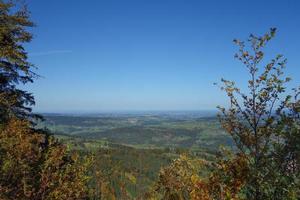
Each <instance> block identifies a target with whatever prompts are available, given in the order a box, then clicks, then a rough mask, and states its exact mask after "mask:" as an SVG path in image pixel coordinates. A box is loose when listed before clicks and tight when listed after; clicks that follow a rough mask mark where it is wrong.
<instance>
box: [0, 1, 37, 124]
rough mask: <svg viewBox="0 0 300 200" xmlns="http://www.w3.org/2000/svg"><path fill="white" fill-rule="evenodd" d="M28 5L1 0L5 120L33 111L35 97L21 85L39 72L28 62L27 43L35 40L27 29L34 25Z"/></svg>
mask: <svg viewBox="0 0 300 200" xmlns="http://www.w3.org/2000/svg"><path fill="white" fill-rule="evenodd" d="M33 26H34V24H33V23H32V22H31V21H30V17H29V12H28V11H27V9H26V6H25V5H21V6H20V5H18V6H17V5H16V4H14V2H13V1H3V0H0V116H1V120H2V121H3V120H7V118H12V117H17V118H26V117H28V116H34V115H33V114H31V113H30V112H31V108H30V106H32V105H34V103H35V102H34V97H33V95H32V94H30V93H28V92H27V91H24V90H21V89H19V88H18V85H20V84H26V83H30V82H33V79H34V78H35V77H37V75H36V74H35V73H34V72H33V71H32V70H33V67H34V66H33V65H32V64H31V63H30V62H28V57H27V52H26V50H25V48H24V45H25V44H26V43H28V42H30V41H31V39H32V34H31V33H30V32H29V31H28V30H27V29H28V28H30V27H33Z"/></svg>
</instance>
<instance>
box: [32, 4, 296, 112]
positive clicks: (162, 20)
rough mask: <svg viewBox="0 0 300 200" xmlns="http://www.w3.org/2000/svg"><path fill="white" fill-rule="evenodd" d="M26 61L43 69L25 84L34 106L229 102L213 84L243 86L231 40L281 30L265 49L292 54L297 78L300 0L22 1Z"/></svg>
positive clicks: (181, 106)
mask: <svg viewBox="0 0 300 200" xmlns="http://www.w3.org/2000/svg"><path fill="white" fill-rule="evenodd" d="M28 4H29V9H30V10H31V12H32V19H33V21H34V22H35V23H36V24H37V27H36V28H34V29H33V33H34V40H33V41H32V43H30V44H28V45H27V50H28V52H29V56H30V61H31V62H33V63H34V64H35V65H36V66H37V67H38V68H39V69H38V71H37V72H38V73H39V74H40V75H41V76H42V78H39V79H38V80H36V81H35V83H34V84H30V85H27V86H26V88H27V89H28V90H29V91H31V92H33V93H34V95H35V97H36V103H37V104H36V106H35V108H34V110H35V111H38V112H100V111H127V110H128V111H129V110H203V109H205V110H207V109H214V108H215V107H216V106H217V105H226V98H225V95H224V94H223V93H222V92H221V91H219V89H218V88H217V87H216V86H214V85H213V83H214V82H218V81H219V80H220V78H221V77H224V78H227V79H232V80H236V81H237V82H238V83H241V84H242V85H243V83H244V82H245V81H244V82H243V80H245V79H246V78H248V77H247V72H246V70H245V69H244V68H243V66H242V65H240V63H239V62H238V61H236V60H234V59H233V54H234V53H235V51H236V50H237V48H236V47H235V46H234V45H233V43H232V40H233V38H240V39H246V38H247V36H248V35H249V34H250V33H256V34H262V33H264V32H266V31H267V30H268V29H269V28H270V27H277V28H278V33H277V36H276V38H275V39H274V40H273V41H272V42H271V43H270V45H269V46H268V47H267V49H266V51H267V56H271V55H275V54H277V53H282V54H284V55H285V56H286V57H287V58H288V68H287V70H286V72H287V74H288V75H292V76H293V78H294V80H293V83H292V84H291V86H294V85H297V84H298V85H299V84H300V77H299V74H300V60H299V55H300V39H299V35H300V12H299V10H300V1H297V0H294V1H291V0H290V1H289V0H285V1H274V0H273V1H271V0H270V1H267V0H266V1H261V0H257V1H237V0H236V1H233V0H232V1H230V0H227V1H222V0H219V1H214V0H209V1H208V0H207V1H200V0H197V1H196V0H194V1H193V0H134V1H133V0H118V1H117V0H86V1H80V0H78V1H77V0H76V1H75V0H72V1H71V0H51V1H40V0H28Z"/></svg>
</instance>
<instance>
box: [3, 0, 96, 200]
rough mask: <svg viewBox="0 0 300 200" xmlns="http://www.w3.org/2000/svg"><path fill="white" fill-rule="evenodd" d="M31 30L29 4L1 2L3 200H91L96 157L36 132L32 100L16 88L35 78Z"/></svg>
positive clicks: (48, 135) (43, 133)
mask: <svg viewBox="0 0 300 200" xmlns="http://www.w3.org/2000/svg"><path fill="white" fill-rule="evenodd" d="M14 10H16V11H15V12H13V11H14ZM32 26H33V23H32V22H31V21H30V19H29V12H28V11H27V10H26V7H25V6H21V7H18V6H17V5H16V4H14V3H12V1H9V2H7V1H3V0H0V199H3V200H9V199H24V200H26V199H28V200H29V199H33V200H34V199H45V200H47V199H49V200H50V199H51V200H52V199H57V200H58V199H59V200H60V199H62V200H63V199H65V200H67V199H88V198H89V195H90V194H89V188H88V186H89V185H88V184H89V175H88V169H89V167H90V165H91V162H92V157H90V156H84V157H82V156H79V154H78V152H75V151H71V150H69V149H68V148H67V146H65V145H63V144H62V143H60V142H58V141H57V139H55V138H54V137H53V136H51V135H50V134H49V133H48V132H47V131H41V130H37V129H35V128H33V125H32V117H35V116H36V115H34V114H32V113H31V108H30V106H32V105H33V104H34V97H33V95H32V94H30V93H28V92H27V91H24V90H21V89H18V87H17V86H18V85H19V84H26V83H30V82H33V80H34V78H35V77H36V74H35V73H34V72H33V71H32V68H33V65H32V64H31V63H29V62H28V61H27V53H26V51H25V49H24V46H23V45H24V44H25V43H28V42H30V41H31V39H32V34H31V33H30V32H28V31H27V28H29V27H32Z"/></svg>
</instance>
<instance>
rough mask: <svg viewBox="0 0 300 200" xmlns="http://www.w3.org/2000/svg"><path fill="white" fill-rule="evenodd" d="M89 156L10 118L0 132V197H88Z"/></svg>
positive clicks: (27, 123)
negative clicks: (81, 154) (70, 149)
mask: <svg viewBox="0 0 300 200" xmlns="http://www.w3.org/2000/svg"><path fill="white" fill-rule="evenodd" d="M91 159H92V158H91V157H84V158H80V157H79V155H78V153H76V152H74V151H73V152H72V151H71V152H70V151H69V150H68V149H67V147H66V146H65V145H62V144H61V143H59V142H58V141H57V140H56V139H55V138H54V137H53V136H50V135H49V134H47V133H45V132H43V131H38V130H34V129H32V128H30V123H29V122H28V121H26V120H19V119H15V120H11V121H10V122H9V123H8V124H7V125H6V126H5V127H4V129H2V130H1V132H0V199H3V200H9V199H24V200H26V199H28V200H29V199H59V200H60V199H66V200H67V199H88V197H89V189H88V182H89V180H90V177H89V176H88V173H87V172H88V169H89V167H90V166H91V163H92V160H91Z"/></svg>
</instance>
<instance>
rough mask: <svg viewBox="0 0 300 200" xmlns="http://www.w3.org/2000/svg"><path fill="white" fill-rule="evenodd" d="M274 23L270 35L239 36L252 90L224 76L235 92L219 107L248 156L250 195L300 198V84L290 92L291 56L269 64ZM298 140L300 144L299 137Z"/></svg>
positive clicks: (242, 152) (240, 53)
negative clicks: (267, 50)
mask: <svg viewBox="0 0 300 200" xmlns="http://www.w3.org/2000/svg"><path fill="white" fill-rule="evenodd" d="M275 33H276V29H275V28H272V29H271V30H270V31H269V32H268V33H266V34H265V35H263V36H261V37H258V36H255V35H252V34H251V35H250V36H249V39H248V40H247V41H248V43H249V45H248V46H247V45H246V43H245V42H242V41H240V40H234V42H235V44H237V45H238V47H239V51H238V53H237V54H236V55H235V58H237V59H238V60H240V61H241V62H242V63H243V64H244V65H245V67H246V68H247V70H248V71H249V74H250V80H249V81H248V89H249V93H248V94H246V93H243V92H242V91H241V90H240V89H239V88H238V87H237V86H236V85H235V82H233V81H228V80H225V79H222V83H223V86H221V89H222V90H224V91H225V92H226V94H227V96H228V97H229V101H230V106H229V108H228V109H225V108H223V107H219V109H220V111H221V114H220V115H219V117H220V121H221V123H222V126H223V127H224V129H225V130H226V131H227V132H228V133H229V134H230V135H231V136H232V138H233V140H234V142H235V144H236V147H237V154H239V155H242V156H243V157H245V158H246V159H247V163H248V168H249V172H248V176H247V180H246V182H245V186H244V187H243V193H244V194H245V196H246V199H249V200H251V199H255V200H260V199H264V200H265V199H296V198H297V195H298V196H299V184H298V185H297V181H298V182H299V160H300V157H299V152H300V151H299V150H300V149H299V139H300V127H299V124H300V123H299V122H300V121H299V112H300V106H299V104H300V103H299V98H298V97H299V90H297V89H295V95H294V98H292V96H290V95H287V96H286V86H285V84H286V83H287V82H289V81H290V80H291V79H290V78H289V77H285V76H284V74H283V69H284V68H285V65H286V59H284V58H283V56H282V55H278V56H276V57H275V58H274V59H272V60H271V61H270V62H269V63H268V64H266V65H265V66H264V67H262V66H261V65H262V64H263V62H262V60H263V58H264V52H263V49H264V47H265V46H266V45H267V43H268V42H269V41H270V40H271V39H272V38H273V37H274V36H275ZM295 142H298V145H297V144H296V143H295Z"/></svg>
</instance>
